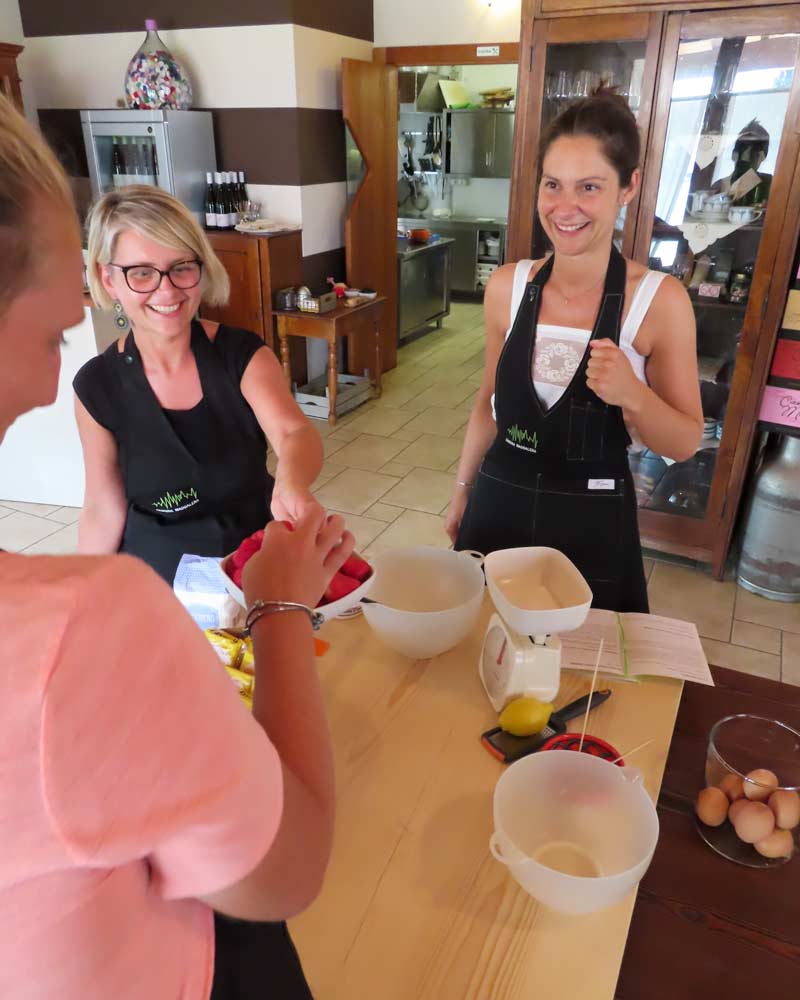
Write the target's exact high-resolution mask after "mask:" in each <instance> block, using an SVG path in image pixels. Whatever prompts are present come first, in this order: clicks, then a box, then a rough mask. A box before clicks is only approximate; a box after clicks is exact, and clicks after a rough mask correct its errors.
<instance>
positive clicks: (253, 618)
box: [244, 601, 325, 635]
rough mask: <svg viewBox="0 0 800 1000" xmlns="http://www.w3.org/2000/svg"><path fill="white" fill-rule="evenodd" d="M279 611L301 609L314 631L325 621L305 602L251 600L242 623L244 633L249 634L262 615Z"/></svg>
mask: <svg viewBox="0 0 800 1000" xmlns="http://www.w3.org/2000/svg"><path fill="white" fill-rule="evenodd" d="M281 611H302V612H304V614H307V615H308V618H309V621H310V622H311V628H312V629H314V631H316V630H317V629H318V628H319V627H320V626H321V625H322V623H323V622H324V621H325V617H324V616H323V615H321V614H320V613H319V611H314V610H312V609H311V608H309V607H308V606H307V605H305V604H296V603H295V602H294V601H253V603H252V604H251V605H250V607H249V608H248V609H247V617H246V619H245V623H244V631H245V634H246V635H250V633H251V631H252V628H253V626H254V625H255V623H256V622H257V621H258V620H259V618H263V617H264V615H274V614H278V613H279V612H281Z"/></svg>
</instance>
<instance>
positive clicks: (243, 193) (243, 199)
mask: <svg viewBox="0 0 800 1000" xmlns="http://www.w3.org/2000/svg"><path fill="white" fill-rule="evenodd" d="M246 206H247V188H246V187H245V180H244V170H240V171H239V211H240V212H244V210H245V208H246Z"/></svg>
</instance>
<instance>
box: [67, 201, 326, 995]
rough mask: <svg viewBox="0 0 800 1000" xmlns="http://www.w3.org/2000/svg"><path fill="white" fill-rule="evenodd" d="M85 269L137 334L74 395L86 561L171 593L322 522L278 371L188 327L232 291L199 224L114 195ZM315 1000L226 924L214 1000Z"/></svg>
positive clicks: (305, 425) (243, 346)
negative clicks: (128, 562)
mask: <svg viewBox="0 0 800 1000" xmlns="http://www.w3.org/2000/svg"><path fill="white" fill-rule="evenodd" d="M89 258H90V260H89V277H90V285H91V288H92V294H93V296H94V298H95V301H96V302H97V303H98V305H101V306H111V305H112V303H113V305H114V308H115V311H116V312H117V315H118V316H121V315H123V314H124V315H125V316H127V319H128V320H129V322H130V326H131V331H130V332H129V333H128V334H127V336H126V337H124V339H121V340H119V341H117V342H116V343H114V344H112V345H111V346H110V347H109V348H108V349H107V350H106V351H105V353H104V354H102V355H100V356H99V357H97V358H94V359H93V360H92V361H90V362H88V363H87V364H86V365H85V366H84V367H83V368H82V369H81V370H80V372H79V373H78V375H77V376H76V378H75V382H74V385H75V392H76V396H77V402H76V413H77V418H78V426H79V429H80V433H81V441H82V444H83V451H84V460H85V465H86V499H85V504H84V509H83V512H82V515H81V521H80V526H79V527H80V531H79V549H80V551H81V552H84V553H110V552H117V551H120V552H127V553H130V554H132V555H136V556H138V557H140V558H141V559H143V560H144V561H145V562H146V563H148V564H149V565H150V566H152V568H153V569H155V570H156V571H157V572H158V573H159V574H160V575H161V576H162V577H163V578H164V579H165V580H166V581H167V582H168V583H169V584H170V585H172V583H173V580H174V577H175V571H176V568H177V566H178V563H179V561H180V558H181V556H182V555H183V554H184V553H193V554H195V555H207V556H222V555H225V554H226V553H228V552H230V551H232V550H233V549H235V548H236V547H237V546H238V545H239V543H240V542H241V541H242V540H243V539H244V538H245V537H246V536H247V535H249V534H251V533H252V532H254V531H256V530H257V529H259V528H263V527H264V525H265V524H266V523H267V522H268V521H269V520H270V519H271V518H272V516H273V515H274V516H275V517H276V518H278V519H280V520H289V521H292V520H295V519H297V518H298V517H300V516H301V515H302V514H303V513H306V512H308V511H310V510H312V509H313V508H316V507H318V505H317V503H316V501H315V500H314V498H313V497H312V496H311V493H310V487H311V484H312V483H313V481H314V479H315V478H316V476H317V474H318V473H319V470H320V467H321V464H322V446H321V442H320V439H319V435H318V434H317V432H316V431H315V430H314V429H313V427H312V426H311V424H310V422H309V421H308V420H307V419H306V418H305V417H304V416H303V414H302V413H301V411H300V410H299V408H298V407H297V405H296V403H295V401H294V399H293V398H292V396H291V394H290V392H289V390H288V387H287V385H286V381H285V378H284V376H283V372H282V370H281V368H280V365H279V364H278V362H277V359H276V358H275V356H274V355H273V353H272V352H271V351H270V350H262V348H264V343H263V341H261V339H260V338H259V337H257V336H256V335H255V334H254V333H250V332H248V331H245V330H238V329H234V328H231V327H226V326H219V325H218V324H216V323H212V322H209V321H199V320H197V319H195V318H194V317H195V316H196V314H197V311H198V308H199V306H200V303H201V301H206V302H209V303H211V304H217V303H219V302H223V301H225V299H226V298H227V292H228V279H227V275H226V273H225V271H224V269H223V268H222V265H221V264H220V263H219V261H218V260H217V259H216V257H215V255H214V252H213V250H212V249H211V246H210V245H209V243H208V240H207V239H206V237H205V236H204V234H203V232H202V230H201V229H200V227H199V226H198V225H197V223H196V221H195V220H194V218H193V217H192V215H191V214H190V213H189V212H188V211H187V210H186V209H185V208H184V207H183V206H182V205H181V204H180V203H179V202H177V201H176V200H175V199H174V198H172V197H171V196H170V195H168V194H166V193H164V192H163V191H161V190H159V189H157V188H146V187H138V186H137V187H129V188H125V189H123V190H121V191H116V192H111V193H109V194H107V195H105V196H104V197H103V198H101V199H100V201H99V202H98V203H97V204H96V205H95V206H94V208H93V210H92V214H91V217H90V226H89ZM122 325H123V326H124V325H125V323H124V321H123V323H122ZM267 439H269V440H270V442H271V444H272V445H273V447H274V449H275V451H276V453H277V455H278V465H277V470H276V478H275V481H273V479H272V477H271V476H270V475H269V473H268V472H267V467H266V463H267ZM310 996H311V993H310V991H309V988H308V985H307V983H306V980H305V977H304V975H303V970H302V967H301V965H300V962H299V960H298V957H297V953H296V951H295V949H294V946H293V944H292V941H291V939H290V937H289V934H288V931H287V928H286V925H285V924H284V923H245V922H241V921H234V920H229V919H227V918H225V917H222V916H219V915H217V916H216V973H215V984H214V993H213V1000H234V998H236V1000H250V998H251V997H252V998H253V1000H255V998H256V997H258V998H261V997H270V998H275V1000H308V998H309V997H310Z"/></svg>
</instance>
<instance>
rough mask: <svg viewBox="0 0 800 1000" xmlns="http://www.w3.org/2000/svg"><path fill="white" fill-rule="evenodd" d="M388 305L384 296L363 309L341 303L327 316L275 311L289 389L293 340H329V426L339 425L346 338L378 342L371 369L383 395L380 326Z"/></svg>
mask: <svg viewBox="0 0 800 1000" xmlns="http://www.w3.org/2000/svg"><path fill="white" fill-rule="evenodd" d="M385 302H386V298H385V297H384V296H378V297H377V298H375V299H372V301H371V302H367V303H365V304H364V305H361V306H354V307H353V308H352V309H349V308H348V307H347V306H344V305H342V304H341V303H340V304H339V305H337V306H336V308H335V309H332V310H331V311H330V312H326V313H321V314H319V313H308V312H301V311H300V310H292V311H290V312H281V311H280V310H275V316H276V317H277V326H278V340H279V341H280V348H281V361H282V363H283V370H284V372H285V373H286V378H287V380H288V382H289V388H290V389H291V387H292V370H291V364H290V362H289V337H311V338H312V339H314V340H327V342H328V398H329V402H330V412H329V414H328V423H331V424H335V423H336V392H337V388H338V367H339V366H338V360H337V351H336V343H337V339H340V338H342V337H347V338H348V339H349V338H350V337H355V336H359V335H363V336H365V337H372V338H373V340H374V351H373V354H372V365H371V367H370V378H371V381H372V387H373V389H374V390H375V395H376V396H380V394H381V373H382V371H383V368H382V360H381V334H380V323H381V317H382V316H383V307H384V303H385Z"/></svg>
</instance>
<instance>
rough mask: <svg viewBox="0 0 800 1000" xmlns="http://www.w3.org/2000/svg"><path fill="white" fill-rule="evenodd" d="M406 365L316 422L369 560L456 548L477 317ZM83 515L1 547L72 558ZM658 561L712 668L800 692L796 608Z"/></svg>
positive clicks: (18, 507) (24, 523)
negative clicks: (458, 479)
mask: <svg viewBox="0 0 800 1000" xmlns="http://www.w3.org/2000/svg"><path fill="white" fill-rule="evenodd" d="M399 357H400V363H399V365H398V366H397V368H396V369H395V370H394V371H392V372H389V373H388V374H387V375H386V376H384V392H383V395H382V397H381V398H380V399H379V400H374V401H372V402H370V403H367V404H365V405H364V406H361V407H359V408H358V409H357V410H355V411H354V412H353V413H351V414H348V415H347V416H345V417H343V418H342V419H341V420H340V421H339V422H338V423H337V425H336V426H335V427H334V428H330V427H328V425H327V424H324V423H319V424H317V426H318V427H319V430H320V433H321V434H322V435H323V440H324V443H325V464H324V466H323V470H322V473H321V475H320V477H319V479H318V481H317V486H316V492H317V496H318V497H319V499H320V501H321V502H322V503H324V504H325V505H326V506H327V507H329V508H330V509H332V510H338V511H341V512H342V513H344V514H345V515H346V517H347V520H348V523H349V526H350V528H351V529H352V530H353V532H354V533H355V535H356V538H357V540H358V545H359V548H360V549H361V550H362V551H364V553H365V554H366V555H367V556H369V555H370V553H375V552H378V551H380V550H381V549H385V548H390V547H394V546H398V545H408V544H428V545H442V546H446V545H448V544H449V542H448V539H447V536H446V535H445V533H444V530H443V528H442V515H443V513H444V511H445V509H446V507H447V504H448V502H449V499H450V490H451V488H452V485H453V472H454V471H455V467H456V464H457V461H458V455H459V450H460V447H461V440H462V437H463V433H464V427H465V425H466V422H467V418H468V416H469V410H470V406H471V403H472V398H473V395H474V393H475V390H476V388H477V385H478V383H479V381H480V374H481V370H482V365H483V323H482V314H481V307H480V306H479V305H473V304H463V303H455V304H454V305H453V307H452V314H451V316H450V317H449V319H448V320H446V321H445V324H444V326H443V328H442V329H441V330H437V331H433V332H432V333H430V334H428V335H427V336H424V337H421V338H420V339H418V340H416V341H414V342H413V343H411V344H409V345H408V346H406V347H403V348H401V350H400V354H399ZM77 517H78V511H77V510H75V509H73V508H65V507H61V508H58V507H52V506H47V505H37V504H19V503H10V502H3V501H0V548H7V549H11V550H16V551H22V550H24V551H25V552H53V553H67V552H71V551H74V549H75V545H76V541H77V531H76V528H77V526H76V524H75V521H76V520H77ZM650 556H651V557H648V558H647V559H646V569H647V573H648V585H649V590H650V603H651V610H652V611H653V612H655V613H657V614H665V615H669V616H672V617H675V618H684V619H688V620H691V621H694V622H695V623H696V625H697V628H698V630H699V632H700V635H701V636H702V638H703V644H704V646H705V648H706V653H707V656H708V659H709V660H710V661H711V662H713V663H716V664H719V665H720V666H726V667H732V668H733V669H736V670H743V671H746V672H747V673H752V674H758V675H760V676H763V677H771V678H773V679H776V680H777V679H783V680H784V681H787V682H789V683H793V684H800V604H780V603H777V602H774V601H766V600H764V599H763V598H760V597H756V596H754V595H753V594H750V593H748V592H747V591H744V590H742V589H741V588H739V587H737V585H736V584H735V582H733V581H725V582H723V583H719V582H717V581H716V580H713V579H712V578H711V577H710V576H709V574H708V573H707V572H706V571H705V570H704V569H703V568H702V567H694V566H691V565H685V564H677V563H676V562H674V561H669V560H666V559H663V558H661V557H660V556H659V555H658V554H657V553H651V554H650Z"/></svg>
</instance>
